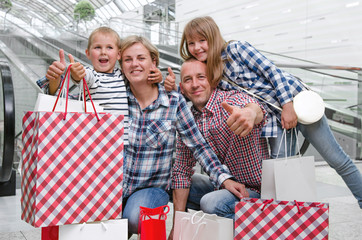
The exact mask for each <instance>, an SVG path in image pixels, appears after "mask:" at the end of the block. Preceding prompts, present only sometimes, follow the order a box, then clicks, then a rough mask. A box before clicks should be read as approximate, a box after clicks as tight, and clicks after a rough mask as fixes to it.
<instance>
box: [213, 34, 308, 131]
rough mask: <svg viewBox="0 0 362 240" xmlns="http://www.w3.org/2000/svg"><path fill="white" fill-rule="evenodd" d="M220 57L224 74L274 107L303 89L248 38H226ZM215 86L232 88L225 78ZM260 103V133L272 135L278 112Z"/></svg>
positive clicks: (284, 102) (296, 80) (289, 100)
mask: <svg viewBox="0 0 362 240" xmlns="http://www.w3.org/2000/svg"><path fill="white" fill-rule="evenodd" d="M221 57H222V59H223V60H224V61H225V67H224V74H223V76H224V77H225V78H228V79H230V80H231V81H232V82H234V83H236V84H237V85H239V86H241V87H243V88H245V89H247V90H249V91H250V92H252V93H254V94H256V95H258V96H259V97H262V98H263V99H265V100H266V101H268V102H270V103H272V104H274V105H276V106H278V107H280V106H283V105H284V104H286V103H288V102H291V101H293V96H295V95H296V94H297V93H299V92H301V91H303V90H304V89H305V87H304V86H303V84H302V83H301V82H300V81H299V80H298V79H296V78H295V77H294V76H293V75H291V74H289V73H287V72H285V71H283V70H282V69H280V68H278V67H277V66H275V65H274V63H272V62H271V61H270V60H269V59H267V58H266V57H265V56H264V55H263V54H261V53H260V52H259V51H258V50H257V49H255V48H254V47H253V46H252V45H251V44H250V43H248V42H243V41H231V42H229V43H228V45H227V46H226V48H225V50H224V51H223V52H222V54H221ZM219 87H220V88H221V89H224V90H229V89H234V87H233V86H232V85H231V84H229V83H227V82H226V81H220V84H219ZM262 104H263V105H264V107H265V109H266V110H267V111H268V113H269V114H268V120H267V124H266V125H265V126H264V128H263V131H262V136H263V137H276V134H277V119H281V113H280V112H279V110H277V109H275V108H273V107H271V106H270V105H268V104H265V103H262Z"/></svg>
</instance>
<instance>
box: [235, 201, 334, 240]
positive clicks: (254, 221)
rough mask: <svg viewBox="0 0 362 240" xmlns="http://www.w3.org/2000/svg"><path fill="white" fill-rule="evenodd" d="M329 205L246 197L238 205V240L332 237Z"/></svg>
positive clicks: (236, 231)
mask: <svg viewBox="0 0 362 240" xmlns="http://www.w3.org/2000/svg"><path fill="white" fill-rule="evenodd" d="M328 212H329V205H328V204H327V203H317V202H297V201H274V200H273V199H271V200H263V199H255V198H244V199H241V200H240V202H238V203H237V204H236V205H235V238H234V239H235V240H238V239H300V240H302V239H328V216H329V213H328Z"/></svg>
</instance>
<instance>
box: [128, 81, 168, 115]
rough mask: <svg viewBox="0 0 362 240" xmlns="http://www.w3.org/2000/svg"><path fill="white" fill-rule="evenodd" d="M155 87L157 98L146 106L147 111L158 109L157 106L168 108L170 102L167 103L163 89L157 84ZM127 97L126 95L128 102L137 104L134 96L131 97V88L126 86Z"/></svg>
mask: <svg viewBox="0 0 362 240" xmlns="http://www.w3.org/2000/svg"><path fill="white" fill-rule="evenodd" d="M157 86H158V98H157V99H156V100H155V101H154V102H153V104H151V105H150V106H148V107H147V109H149V108H150V109H153V108H158V107H159V106H164V107H166V108H168V107H169V106H170V101H169V98H168V95H167V92H166V90H165V88H164V87H163V86H162V85H160V84H157ZM127 95H128V98H129V101H132V102H136V103H138V101H137V99H136V98H135V96H134V95H133V93H132V91H131V87H130V86H129V85H128V86H127Z"/></svg>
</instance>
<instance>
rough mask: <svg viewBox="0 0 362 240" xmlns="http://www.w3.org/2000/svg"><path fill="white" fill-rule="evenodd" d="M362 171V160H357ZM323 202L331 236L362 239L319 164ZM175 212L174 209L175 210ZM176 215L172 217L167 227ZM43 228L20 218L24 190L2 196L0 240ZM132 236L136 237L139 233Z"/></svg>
mask: <svg viewBox="0 0 362 240" xmlns="http://www.w3.org/2000/svg"><path fill="white" fill-rule="evenodd" d="M356 164H357V166H358V167H359V169H360V171H361V172H362V162H361V161H359V162H357V163H356ZM316 178H317V191H318V197H319V200H320V201H324V202H329V203H330V218H329V221H330V225H329V239H331V240H339V239H346V240H357V239H358V240H360V239H362V210H361V209H360V208H359V207H358V205H357V203H356V200H355V198H354V197H353V196H352V194H351V193H350V192H349V190H348V189H347V188H346V186H345V184H344V182H343V181H342V179H341V178H340V177H339V176H338V175H337V174H336V173H335V171H334V170H332V169H331V168H330V167H328V166H325V165H323V164H318V165H317V166H316ZM171 212H172V211H171ZM171 221H172V216H171V215H170V216H168V221H167V229H168V231H169V229H170V227H171ZM40 239H41V237H40V230H39V229H35V228H33V227H32V226H30V225H28V224H27V223H25V222H23V221H21V220H20V191H19V190H18V191H17V195H16V196H13V197H0V240H40ZM131 239H133V240H136V239H137V236H135V235H134V236H133V237H132V238H131Z"/></svg>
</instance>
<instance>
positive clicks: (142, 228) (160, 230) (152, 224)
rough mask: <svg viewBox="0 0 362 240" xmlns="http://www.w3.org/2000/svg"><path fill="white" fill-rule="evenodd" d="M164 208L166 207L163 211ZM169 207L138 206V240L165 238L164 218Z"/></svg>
mask: <svg viewBox="0 0 362 240" xmlns="http://www.w3.org/2000/svg"><path fill="white" fill-rule="evenodd" d="M165 208H166V209H167V210H166V212H165ZM169 211H170V207H169V206H167V205H165V206H161V207H157V208H146V207H142V206H141V207H140V221H139V223H138V234H139V239H140V240H166V219H167V213H168V212H169Z"/></svg>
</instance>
